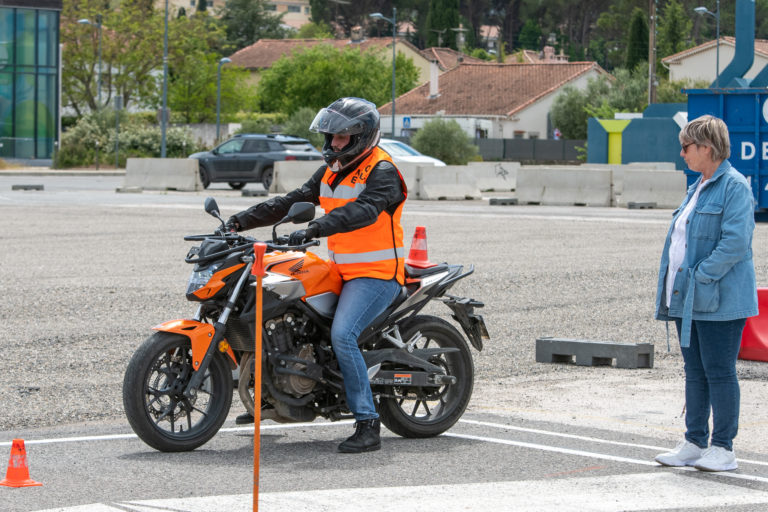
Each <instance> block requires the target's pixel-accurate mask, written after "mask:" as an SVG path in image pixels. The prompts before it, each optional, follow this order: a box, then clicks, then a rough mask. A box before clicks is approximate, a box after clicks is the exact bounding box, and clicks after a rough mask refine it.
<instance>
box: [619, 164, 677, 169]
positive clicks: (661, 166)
mask: <svg viewBox="0 0 768 512" xmlns="http://www.w3.org/2000/svg"><path fill="white" fill-rule="evenodd" d="M626 165H628V166H629V167H633V168H637V167H641V168H643V169H655V170H657V171H674V170H675V162H629V163H628V164H626Z"/></svg>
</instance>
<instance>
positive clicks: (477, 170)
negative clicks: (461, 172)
mask: <svg viewBox="0 0 768 512" xmlns="http://www.w3.org/2000/svg"><path fill="white" fill-rule="evenodd" d="M519 168H520V162H469V165H468V166H467V171H468V172H469V173H471V174H472V175H473V176H474V177H475V180H476V182H477V187H478V188H479V189H480V190H493V191H496V192H509V191H511V190H515V187H516V186H517V170H518V169H519Z"/></svg>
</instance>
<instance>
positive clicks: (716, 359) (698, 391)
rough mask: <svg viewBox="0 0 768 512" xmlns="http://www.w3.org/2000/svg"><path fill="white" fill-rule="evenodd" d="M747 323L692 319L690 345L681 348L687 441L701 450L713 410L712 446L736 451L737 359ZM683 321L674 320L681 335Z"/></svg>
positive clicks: (737, 424) (706, 441)
mask: <svg viewBox="0 0 768 512" xmlns="http://www.w3.org/2000/svg"><path fill="white" fill-rule="evenodd" d="M745 323H746V320H745V319H743V318H741V319H738V320H729V321H723V322H717V321H715V322H712V321H705V320H693V325H692V326H691V346H690V347H688V348H681V351H682V353H683V360H684V361H685V407H686V411H685V427H686V432H685V438H686V439H687V440H688V441H690V442H691V443H693V444H695V445H696V446H698V447H699V448H706V447H707V444H708V441H709V409H710V406H711V407H712V446H720V447H722V448H725V449H727V450H733V438H734V437H736V433H737V432H738V429H739V400H740V392H739V381H738V379H737V378H736V359H737V358H738V356H739V347H740V346H741V332H742V331H743V330H744V324H745ZM680 324H681V320H680V319H675V325H676V326H677V333H678V335H679V334H680Z"/></svg>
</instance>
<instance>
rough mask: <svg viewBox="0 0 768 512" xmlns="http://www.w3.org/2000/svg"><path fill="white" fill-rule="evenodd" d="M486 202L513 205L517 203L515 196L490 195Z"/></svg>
mask: <svg viewBox="0 0 768 512" xmlns="http://www.w3.org/2000/svg"><path fill="white" fill-rule="evenodd" d="M488 204H496V205H515V204H517V198H516V197H492V198H491V199H489V200H488Z"/></svg>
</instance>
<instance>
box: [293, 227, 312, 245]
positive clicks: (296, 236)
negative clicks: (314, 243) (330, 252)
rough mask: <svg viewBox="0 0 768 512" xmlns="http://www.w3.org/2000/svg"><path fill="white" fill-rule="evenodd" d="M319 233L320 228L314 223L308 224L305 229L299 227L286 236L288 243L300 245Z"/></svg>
mask: <svg viewBox="0 0 768 512" xmlns="http://www.w3.org/2000/svg"><path fill="white" fill-rule="evenodd" d="M319 234H320V229H318V227H317V226H316V225H315V224H310V225H309V226H308V227H307V229H299V230H297V231H294V232H293V233H291V234H290V236H289V237H288V245H301V244H303V243H304V242H309V241H310V240H312V239H313V238H317V235H319Z"/></svg>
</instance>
